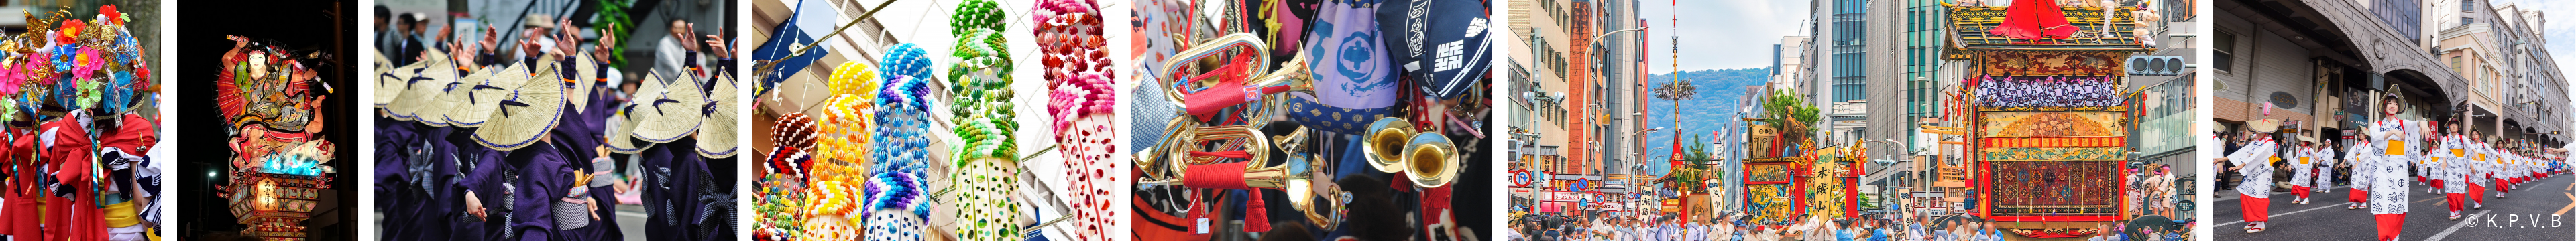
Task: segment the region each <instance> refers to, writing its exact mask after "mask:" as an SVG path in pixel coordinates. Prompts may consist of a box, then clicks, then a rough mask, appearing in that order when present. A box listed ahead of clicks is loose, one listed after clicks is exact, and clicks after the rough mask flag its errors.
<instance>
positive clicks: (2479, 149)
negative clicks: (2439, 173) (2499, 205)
mask: <svg viewBox="0 0 2576 241" xmlns="http://www.w3.org/2000/svg"><path fill="white" fill-rule="evenodd" d="M2453 128H2458V125H2453ZM2458 135H2459V139H2460V148H2459V149H2454V150H2453V151H2455V152H2459V153H2460V154H2459V156H2461V157H2462V158H2461V159H2462V161H2461V162H2459V163H2457V165H2459V170H2460V172H2459V175H2460V179H2461V182H2460V184H2464V185H2467V186H2468V188H2467V189H2468V190H2465V191H2464V192H2461V193H2460V195H2461V196H2467V197H2468V202H2469V203H2468V206H2469V208H2472V209H2485V208H2486V204H2485V203H2486V197H2485V196H2480V195H2484V194H2485V192H2486V188H2487V187H2490V186H2494V185H2495V182H2494V181H2493V180H2492V179H2489V178H2487V176H2488V173H2491V172H2494V171H2495V170H2494V169H2495V167H2493V166H2492V164H2489V163H2488V162H2487V161H2486V159H2485V158H2486V150H2485V148H2483V146H2485V145H2486V144H2485V142H2479V141H2478V138H2479V135H2478V133H2476V132H2470V131H2461V132H2459V134H2458Z"/></svg>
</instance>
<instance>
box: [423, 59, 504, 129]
mask: <svg viewBox="0 0 2576 241" xmlns="http://www.w3.org/2000/svg"><path fill="white" fill-rule="evenodd" d="M516 68H519V67H518V66H517V65H515V64H513V65H511V66H506V67H492V68H483V69H478V70H474V73H472V74H466V75H465V78H463V79H457V80H456V83H454V84H448V85H447V93H446V94H441V95H439V96H438V102H440V103H439V106H442V107H443V108H446V109H447V111H446V114H445V115H443V116H446V121H447V124H448V125H455V126H457V127H482V126H483V122H484V121H487V120H491V119H492V115H491V114H489V113H488V111H486V112H484V113H482V114H477V112H476V111H475V110H474V106H473V105H474V103H473V102H474V100H473V99H474V91H476V88H475V86H480V85H485V84H487V83H485V82H484V81H487V80H488V79H491V78H492V75H493V73H496V72H500V71H503V70H509V69H516Z"/></svg>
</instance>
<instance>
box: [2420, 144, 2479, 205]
mask: <svg viewBox="0 0 2576 241" xmlns="http://www.w3.org/2000/svg"><path fill="white" fill-rule="evenodd" d="M2442 124H2443V126H2445V127H2448V128H2446V130H2448V131H2446V133H2448V134H2444V135H2441V137H2440V138H2439V139H2440V140H2441V146H2440V147H2439V148H2435V149H2433V152H2432V153H2429V154H2430V155H2428V157H2425V158H2426V159H2430V160H2431V161H2429V162H2430V163H2431V164H2432V165H2433V167H2434V168H2433V174H2432V175H2433V176H2434V177H2435V178H2437V179H2441V180H2440V183H2441V184H2442V185H2448V186H2442V187H2440V188H2441V189H2442V193H2443V194H2442V195H2443V196H2444V198H2446V199H2444V200H2445V201H2444V202H2443V204H2444V206H2446V207H2448V208H2450V209H2451V216H2450V217H2451V220H2460V207H2461V206H2462V204H2464V203H2466V201H2467V200H2465V196H2464V195H2467V194H2468V187H2467V186H2469V184H2468V183H2466V181H2467V180H2468V179H2469V176H2468V175H2469V174H2468V173H2469V170H2468V169H2469V168H2468V166H2469V165H2473V164H2475V163H2476V161H2470V160H2468V158H2467V155H2466V154H2468V150H2466V149H2464V148H2467V147H2468V144H2469V140H2468V137H2466V136H2462V135H2460V123H2459V122H2458V121H2451V122H2446V123H2442Z"/></svg>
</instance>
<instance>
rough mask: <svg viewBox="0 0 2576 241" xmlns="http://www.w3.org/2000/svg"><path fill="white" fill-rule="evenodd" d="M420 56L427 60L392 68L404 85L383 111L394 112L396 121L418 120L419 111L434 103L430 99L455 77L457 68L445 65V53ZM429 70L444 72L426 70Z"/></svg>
mask: <svg viewBox="0 0 2576 241" xmlns="http://www.w3.org/2000/svg"><path fill="white" fill-rule="evenodd" d="M421 56H424V57H426V58H427V59H428V60H423V61H420V62H417V63H412V64H411V65H410V66H408V67H405V68H404V69H400V70H396V71H394V75H396V76H402V77H403V82H404V84H403V86H404V88H403V89H402V93H401V94H398V95H396V98H397V99H396V100H394V101H393V103H391V104H388V105H385V113H387V114H391V115H393V117H394V119H396V120H417V119H418V117H419V116H420V110H421V109H422V108H428V107H429V105H431V104H435V103H436V102H433V101H431V99H433V98H434V96H438V93H439V90H441V89H444V88H447V82H449V81H454V79H455V75H456V73H455V72H453V71H454V70H453V69H456V68H455V67H450V66H448V65H447V63H446V62H447V61H445V59H446V58H445V57H446V56H447V54H446V53H440V52H438V51H435V50H432V51H428V52H427V53H423V54H421ZM432 69H436V70H447V71H428V70H432ZM431 117H436V115H432V116H431ZM422 122H423V123H427V122H428V121H422Z"/></svg>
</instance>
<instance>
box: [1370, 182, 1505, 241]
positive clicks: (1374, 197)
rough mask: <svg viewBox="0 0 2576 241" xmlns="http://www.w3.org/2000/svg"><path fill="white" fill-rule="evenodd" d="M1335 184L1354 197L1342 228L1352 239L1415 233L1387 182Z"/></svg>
mask: <svg viewBox="0 0 2576 241" xmlns="http://www.w3.org/2000/svg"><path fill="white" fill-rule="evenodd" d="M1335 183H1336V184H1339V185H1341V186H1342V187H1343V188H1345V189H1343V190H1344V191H1348V192H1350V193H1351V200H1350V201H1351V203H1350V207H1348V208H1347V210H1348V213H1349V215H1350V216H1348V217H1345V218H1343V219H1342V220H1343V221H1342V222H1343V223H1342V226H1343V227H1348V228H1349V229H1351V235H1352V236H1356V237H1358V238H1359V240H1404V239H1405V238H1406V237H1405V236H1407V234H1411V233H1413V226H1412V225H1407V224H1405V221H1404V220H1405V219H1406V217H1405V214H1406V212H1405V211H1404V209H1402V208H1397V206H1396V204H1395V194H1394V193H1393V192H1394V190H1388V189H1387V188H1386V185H1387V184H1386V181H1384V180H1378V178H1377V177H1372V176H1367V175H1357V176H1351V177H1345V178H1342V180H1340V181H1337V182H1335ZM1551 226H1554V225H1551ZM1551 228H1554V227H1551Z"/></svg>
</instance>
